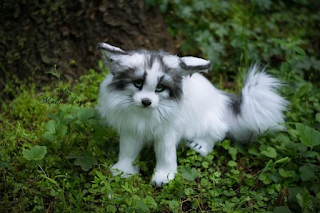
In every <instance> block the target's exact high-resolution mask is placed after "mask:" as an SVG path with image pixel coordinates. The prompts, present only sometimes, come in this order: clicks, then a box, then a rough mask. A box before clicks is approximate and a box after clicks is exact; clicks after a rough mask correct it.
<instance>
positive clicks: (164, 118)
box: [156, 107, 169, 122]
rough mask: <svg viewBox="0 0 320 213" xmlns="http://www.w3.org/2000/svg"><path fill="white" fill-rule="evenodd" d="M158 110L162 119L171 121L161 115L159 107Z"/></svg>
mask: <svg viewBox="0 0 320 213" xmlns="http://www.w3.org/2000/svg"><path fill="white" fill-rule="evenodd" d="M156 109H157V110H158V112H159V114H160V115H161V117H162V118H163V119H165V120H166V121H168V122H169V120H168V119H167V118H165V117H164V116H163V114H162V113H161V111H160V109H159V108H158V107H157V108H156Z"/></svg>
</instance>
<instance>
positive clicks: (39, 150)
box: [22, 145, 47, 160]
mask: <svg viewBox="0 0 320 213" xmlns="http://www.w3.org/2000/svg"><path fill="white" fill-rule="evenodd" d="M46 154H47V147H45V146H38V145H36V146H34V147H32V148H31V149H30V150H28V149H23V150H22V155H23V157H24V158H25V159H27V160H42V159H43V158H44V156H45V155H46Z"/></svg>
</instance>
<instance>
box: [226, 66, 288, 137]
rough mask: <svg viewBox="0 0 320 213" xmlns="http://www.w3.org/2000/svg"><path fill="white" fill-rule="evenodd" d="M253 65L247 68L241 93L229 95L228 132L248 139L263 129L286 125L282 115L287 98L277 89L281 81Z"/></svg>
mask: <svg viewBox="0 0 320 213" xmlns="http://www.w3.org/2000/svg"><path fill="white" fill-rule="evenodd" d="M258 69H259V67H258V66H257V65H254V66H253V67H251V68H250V70H249V71H248V76H247V79H246V81H245V85H244V87H243V88H242V92H241V95H240V96H237V97H235V96H229V98H230V103H231V106H232V107H231V108H230V109H231V110H230V115H229V119H228V120H229V126H230V132H229V136H230V137H232V138H233V139H235V140H239V141H250V140H254V139H256V137H257V136H258V135H261V134H263V133H264V132H265V131H276V130H283V129H285V128H284V126H283V123H284V115H283V111H285V110H286V108H287V105H288V102H287V101H286V100H285V99H284V98H283V97H281V96H280V95H278V94H277V93H276V89H277V88H279V86H280V85H281V83H280V81H279V80H278V79H276V78H274V77H272V76H270V75H268V74H266V73H265V72H264V70H262V71H261V72H259V71H258Z"/></svg>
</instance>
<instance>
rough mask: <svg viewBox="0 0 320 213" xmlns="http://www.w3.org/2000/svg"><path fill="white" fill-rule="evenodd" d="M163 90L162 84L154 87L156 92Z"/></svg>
mask: <svg viewBox="0 0 320 213" xmlns="http://www.w3.org/2000/svg"><path fill="white" fill-rule="evenodd" d="M164 90H165V88H164V86H162V85H161V84H159V85H158V86H157V88H156V92H163V91H164Z"/></svg>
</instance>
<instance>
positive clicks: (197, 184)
mask: <svg viewBox="0 0 320 213" xmlns="http://www.w3.org/2000/svg"><path fill="white" fill-rule="evenodd" d="M199 2H202V1H194V2H193V1H191V3H192V4H191V6H188V5H186V4H184V3H180V4H179V3H178V2H176V1H159V2H155V1H149V3H150V4H151V5H152V4H154V5H158V6H159V7H160V8H161V10H162V11H163V12H164V14H165V17H166V20H167V23H168V26H169V31H170V32H171V33H172V36H182V37H183V38H184V39H183V41H184V43H183V44H181V51H182V52H183V54H184V55H187V54H194V55H197V56H201V55H202V56H203V57H209V58H210V57H213V59H214V60H215V64H214V67H213V70H212V71H211V74H210V75H208V76H207V77H208V78H209V79H211V80H212V82H214V84H216V85H220V86H219V87H220V88H226V89H228V90H231V88H233V90H235V91H240V89H239V88H240V87H241V81H240V74H241V72H242V71H243V70H245V68H246V67H247V66H248V65H250V63H253V62H255V61H256V59H257V58H261V62H262V63H266V62H270V65H269V69H268V70H269V73H271V74H273V75H275V76H276V77H278V78H280V79H281V80H282V81H283V82H285V84H286V85H285V86H284V87H283V88H282V90H281V91H280V92H281V93H282V94H283V95H284V96H285V97H286V99H287V100H288V101H290V103H291V104H290V109H289V110H288V112H286V118H287V121H286V123H285V125H286V127H287V131H285V132H281V133H277V134H275V135H267V134H266V135H263V136H262V137H260V138H259V139H258V140H257V141H256V142H254V143H251V144H247V145H242V144H238V143H233V142H231V141H229V140H224V141H223V142H222V143H220V144H217V145H216V147H215V148H214V150H213V152H211V153H210V154H209V155H208V156H206V157H201V156H199V155H197V154H196V153H195V152H194V151H192V150H189V149H187V148H186V147H184V146H181V147H180V148H179V150H178V165H179V168H178V170H179V173H178V174H177V176H176V177H175V179H174V180H173V181H171V182H170V183H169V184H168V185H165V186H164V188H162V189H159V188H155V187H153V186H152V185H151V183H150V178H151V176H152V173H153V168H154V166H155V159H154V154H153V152H152V151H151V150H152V148H146V149H145V150H143V152H142V153H141V155H140V156H139V159H137V164H139V166H140V168H141V175H135V176H132V177H131V178H129V179H123V178H120V177H113V176H112V175H111V173H110V171H109V167H110V166H111V165H112V164H113V163H115V162H116V160H117V152H118V135H117V134H116V133H115V132H114V131H113V130H111V129H109V128H107V127H105V126H103V125H101V123H100V122H99V118H98V117H97V115H96V112H95V110H94V106H95V105H96V100H97V94H98V88H99V84H100V82H101V81H102V80H103V79H104V77H105V75H106V74H107V72H108V71H107V70H105V69H104V68H103V65H102V64H101V62H100V64H99V67H100V70H99V71H95V70H90V71H89V73H88V74H87V75H84V76H82V77H81V78H80V79H78V80H77V82H76V83H75V84H73V85H74V86H71V82H63V81H61V80H60V77H61V75H60V74H61V73H62V71H61V72H60V71H59V70H57V73H58V74H59V79H57V81H56V82H54V83H53V84H52V85H51V86H46V87H43V88H42V89H41V90H40V91H38V90H37V91H36V90H35V86H32V85H31V86H29V87H27V86H24V85H23V83H21V86H20V87H19V88H12V87H13V85H15V83H14V82H17V81H18V80H17V78H13V83H12V84H11V86H10V87H9V86H8V87H7V88H6V91H7V92H10V94H13V95H14V97H15V98H14V99H13V100H12V101H10V102H2V106H1V109H2V111H1V113H0V175H1V179H0V212H106V211H107V212H212V211H213V212H282V213H285V212H318V211H320V189H319V184H320V182H319V173H320V164H319V162H320V152H319V151H320V132H319V130H320V89H319V85H318V84H316V83H312V82H317V81H318V80H319V68H318V67H317V64H319V53H318V52H317V51H316V49H315V46H314V45H313V43H312V38H315V37H316V36H317V35H316V33H314V30H316V29H312V28H308V29H307V28H306V27H305V26H304V25H301V26H300V25H298V24H297V22H299V20H300V19H302V20H305V21H306V22H308V23H309V22H310V23H311V22H312V21H317V20H319V17H318V16H319V15H314V14H313V13H311V12H310V10H312V9H313V8H312V7H310V5H307V3H305V4H306V5H302V6H303V7H302V6H301V8H298V7H296V8H297V9H296V8H295V7H293V9H292V11H288V10H287V8H288V7H289V6H288V5H286V4H285V3H284V2H282V1H279V2H278V3H272V4H271V6H269V8H268V4H267V3H268V2H269V3H270V1H264V2H265V3H264V4H262V3H259V4H258V2H256V3H257V4H255V5H253V4H250V3H244V2H241V1H239V2H233V3H228V1H220V2H219V4H216V3H215V1H210V2H211V3H212V4H215V5H214V6H215V8H214V9H208V8H209V6H210V5H209V3H210V2H209V1H208V2H209V3H208V2H207V3H208V5H207V6H206V4H204V5H201V3H199ZM203 2H205V1H203ZM195 4H197V5H195ZM299 4H303V3H297V2H296V3H295V5H296V6H297V5H299ZM211 7H212V5H211V6H210V8H211ZM201 8H205V9H201ZM305 8H307V9H305ZM308 8H309V9H308ZM310 8H311V9H310ZM211 10H213V11H211ZM295 10H296V11H297V10H301V11H299V13H295V12H296V11H295ZM172 11H173V12H174V13H172ZM203 11H205V12H203ZM248 11H251V15H250V17H251V18H250V19H248V18H247V17H246V16H245V15H244V14H247V12H248ZM308 12H309V13H308ZM263 14H265V16H264V15H263ZM280 14H286V16H281V17H280ZM294 14H299V16H294ZM318 14H319V13H318ZM283 17H285V18H283ZM293 17H294V18H293ZM303 17H304V19H303ZM196 19H198V20H200V24H199V22H196V21H195V20H196ZM297 20H298V21H297ZM186 23H188V25H186ZM197 23H198V24H197ZM317 23H319V22H317ZM208 24H209V25H208ZM266 25H267V26H269V27H265V26H266ZM259 26H260V28H259ZM292 26H294V27H296V28H292ZM223 28H225V29H223ZM177 29H181V31H177ZM271 29H273V30H271ZM191 31H192V33H191ZM208 35H213V37H212V38H210V36H208ZM199 36H200V38H199ZM262 38H268V39H262ZM212 39H215V40H212ZM218 44H219V45H220V46H219V45H218ZM230 45H231V46H230ZM207 46H209V47H211V48H213V50H216V51H217V52H216V53H215V54H214V55H211V52H212V50H210V48H207ZM221 47H223V48H222V49H221ZM219 48H220V49H219ZM218 50H221V52H219V51H218ZM208 51H209V52H208ZM210 51H211V52H210ZM3 69H4V68H3ZM239 71H240V72H239ZM230 76H231V77H230ZM230 81H235V82H237V83H236V84H231V86H225V85H229V84H226V83H228V82H230ZM14 91H18V92H16V93H14Z"/></svg>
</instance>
